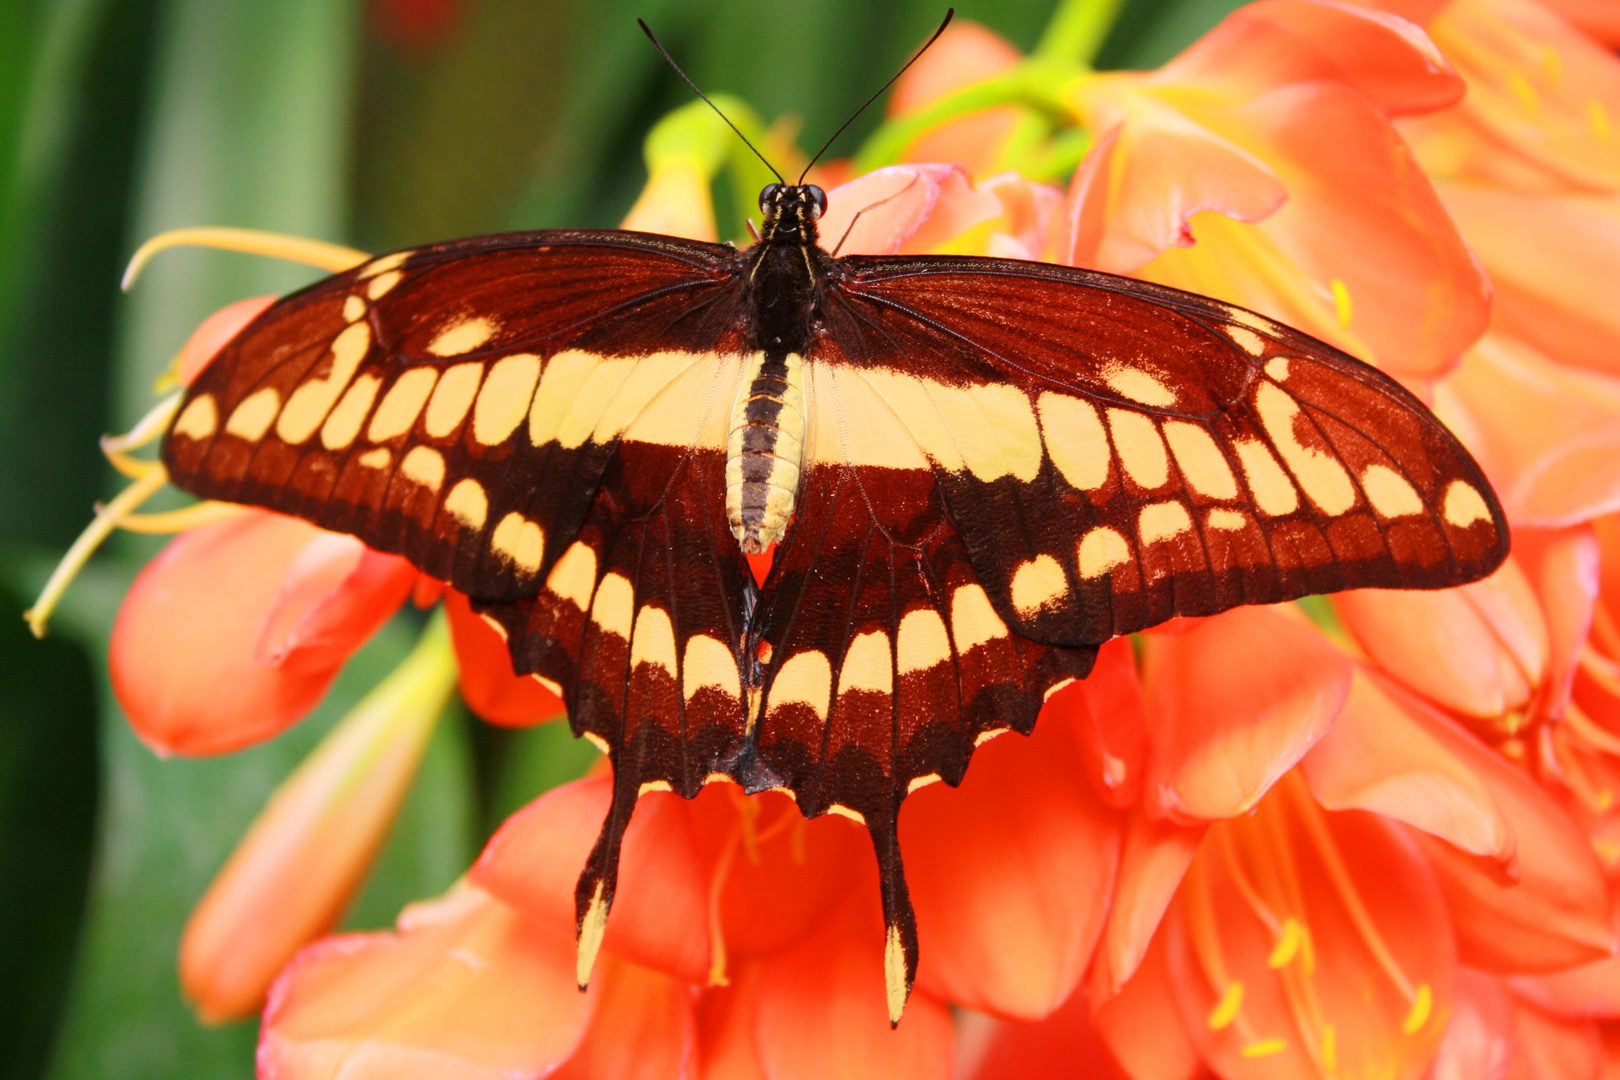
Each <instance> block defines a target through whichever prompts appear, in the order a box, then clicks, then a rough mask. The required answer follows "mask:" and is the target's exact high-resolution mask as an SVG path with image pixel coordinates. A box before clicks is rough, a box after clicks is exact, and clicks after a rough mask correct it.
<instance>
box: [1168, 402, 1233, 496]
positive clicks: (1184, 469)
mask: <svg viewBox="0 0 1620 1080" xmlns="http://www.w3.org/2000/svg"><path fill="white" fill-rule="evenodd" d="M1164 438H1165V441H1166V442H1168V443H1169V444H1170V452H1171V453H1172V454H1174V455H1175V457H1176V467H1177V468H1179V469H1180V470H1181V475H1182V477H1183V478H1185V479H1186V481H1187V486H1188V487H1190V488H1192V489H1193V490H1194V491H1195V492H1197V493H1198V494H1200V495H1203V496H1205V497H1206V498H1210V499H1235V498H1237V495H1238V489H1237V479H1236V478H1235V477H1234V476H1233V475H1232V467H1231V466H1230V465H1228V464H1227V463H1226V457H1225V455H1223V454H1222V453H1221V448H1220V447H1219V446H1217V445H1216V444H1215V439H1214V437H1213V436H1211V435H1210V433H1209V432H1207V431H1205V430H1204V429H1203V428H1201V427H1199V426H1198V425H1197V424H1189V423H1187V422H1186V421H1184V420H1167V421H1165V425H1164Z"/></svg>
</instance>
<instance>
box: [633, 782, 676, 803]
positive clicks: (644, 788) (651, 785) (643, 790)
mask: <svg viewBox="0 0 1620 1080" xmlns="http://www.w3.org/2000/svg"><path fill="white" fill-rule="evenodd" d="M674 790H675V788H674V786H673V785H671V784H670V782H669V781H668V780H648V781H646V782H645V783H643V784H642V785H641V786H640V787H639V788H637V789H636V798H638V799H639V798H640V797H641V796H643V795H645V794H647V793H648V792H649V791H674Z"/></svg>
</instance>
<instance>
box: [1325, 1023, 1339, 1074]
mask: <svg viewBox="0 0 1620 1080" xmlns="http://www.w3.org/2000/svg"><path fill="white" fill-rule="evenodd" d="M1322 1071H1323V1072H1325V1073H1329V1074H1332V1073H1336V1072H1338V1071H1339V1029H1338V1028H1336V1027H1334V1026H1333V1025H1332V1024H1323V1025H1322Z"/></svg>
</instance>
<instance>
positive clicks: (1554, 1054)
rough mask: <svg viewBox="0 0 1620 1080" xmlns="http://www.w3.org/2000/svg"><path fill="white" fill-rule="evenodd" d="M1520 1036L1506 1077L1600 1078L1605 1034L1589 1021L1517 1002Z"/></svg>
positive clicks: (1528, 1079)
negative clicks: (1550, 1014) (1561, 1017)
mask: <svg viewBox="0 0 1620 1080" xmlns="http://www.w3.org/2000/svg"><path fill="white" fill-rule="evenodd" d="M1513 1011H1514V1025H1513V1026H1514V1028H1515V1034H1516V1035H1517V1036H1518V1038H1516V1039H1515V1040H1514V1044H1513V1050H1514V1053H1513V1056H1512V1057H1511V1058H1510V1059H1509V1060H1508V1067H1507V1069H1506V1071H1505V1072H1503V1074H1502V1078H1503V1080H1598V1075H1599V1073H1600V1072H1601V1071H1602V1069H1603V1037H1602V1035H1601V1034H1600V1033H1599V1032H1598V1026H1597V1024H1595V1023H1593V1022H1592V1021H1590V1020H1563V1019H1560V1018H1558V1017H1555V1016H1549V1015H1547V1014H1546V1013H1544V1012H1542V1011H1541V1010H1540V1009H1537V1008H1536V1007H1535V1006H1533V1005H1527V1004H1525V1003H1524V1002H1522V1001H1521V1002H1515V1008H1514V1010H1513Z"/></svg>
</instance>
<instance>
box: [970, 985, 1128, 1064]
mask: <svg viewBox="0 0 1620 1080" xmlns="http://www.w3.org/2000/svg"><path fill="white" fill-rule="evenodd" d="M956 1030H957V1038H956V1055H957V1061H956V1074H955V1075H956V1076H957V1077H958V1078H959V1080H1029V1078H1030V1077H1048V1076H1051V1077H1057V1076H1084V1077H1086V1078H1088V1080H1129V1078H1128V1077H1127V1076H1126V1074H1125V1073H1124V1071H1123V1070H1121V1069H1120V1067H1119V1066H1118V1065H1116V1064H1115V1063H1114V1060H1113V1058H1112V1057H1111V1056H1110V1055H1109V1053H1108V1051H1107V1049H1105V1048H1104V1047H1103V1044H1102V1041H1101V1040H1100V1039H1099V1038H1098V1037H1097V1031H1096V1028H1094V1027H1093V1026H1092V1023H1091V1011H1090V1010H1089V1009H1088V1008H1086V996H1085V995H1084V994H1078V993H1077V994H1075V995H1074V996H1073V997H1071V998H1070V999H1069V1000H1068V1001H1066V1002H1064V1004H1063V1006H1062V1007H1061V1008H1059V1009H1058V1010H1057V1012H1054V1013H1053V1014H1052V1015H1051V1016H1048V1017H1047V1018H1046V1019H1045V1020H1041V1021H1038V1022H1036V1023H1028V1022H1025V1021H1019V1020H997V1019H995V1018H993V1017H990V1016H986V1015H984V1014H983V1013H972V1012H959V1013H958V1014H957V1028H956Z"/></svg>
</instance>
